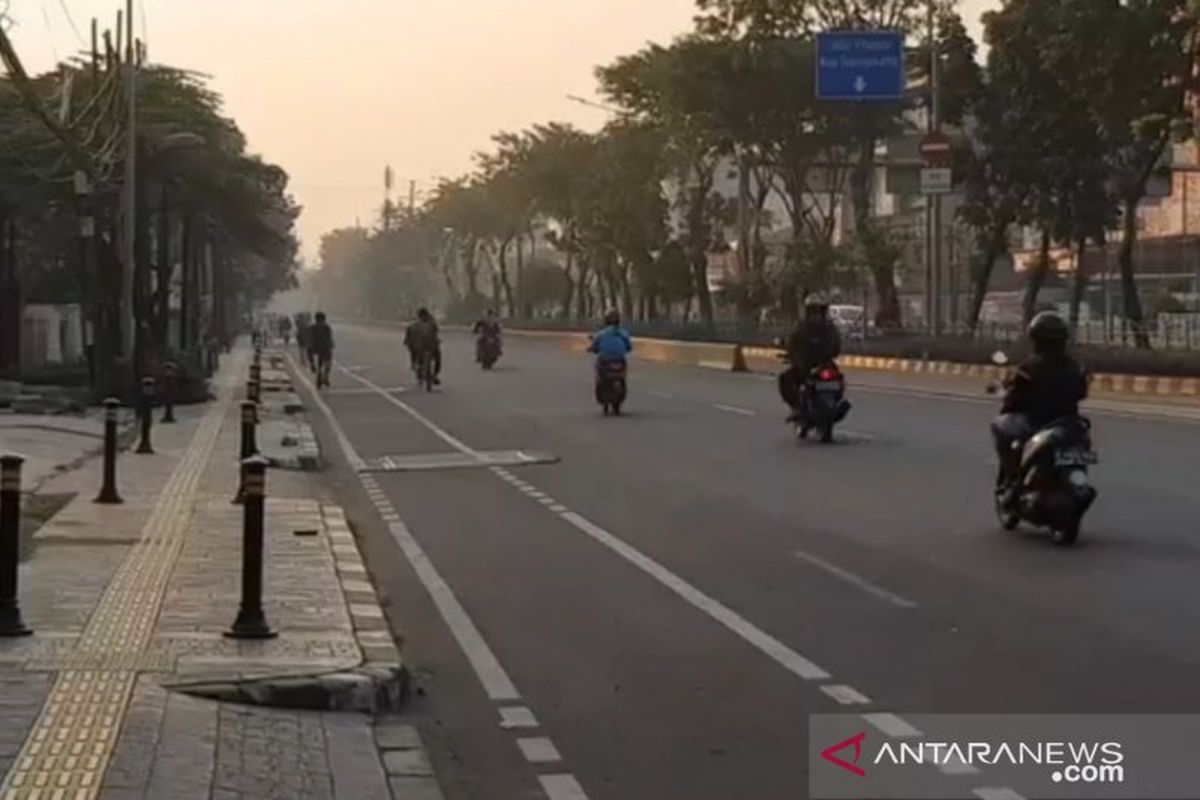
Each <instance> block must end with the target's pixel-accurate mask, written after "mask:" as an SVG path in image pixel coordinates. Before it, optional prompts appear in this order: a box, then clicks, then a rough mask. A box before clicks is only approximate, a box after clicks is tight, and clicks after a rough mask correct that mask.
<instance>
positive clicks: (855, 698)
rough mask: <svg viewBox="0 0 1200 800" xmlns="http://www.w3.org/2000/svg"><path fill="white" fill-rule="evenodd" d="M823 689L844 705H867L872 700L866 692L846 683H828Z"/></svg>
mask: <svg viewBox="0 0 1200 800" xmlns="http://www.w3.org/2000/svg"><path fill="white" fill-rule="evenodd" d="M821 691H822V692H824V693H825V694H827V695H829V696H830V697H832V698H833V699H834V700H836V701H838V702H839V703H841V704H842V705H844V706H865V705H867V704H868V703H870V702H871V699H870V698H869V697H867V696H866V695H865V694H863V693H862V692H860V691H858V690H857V689H855V688H854V687H852V686H846V685H844V684H826V685H825V686H822V687H821Z"/></svg>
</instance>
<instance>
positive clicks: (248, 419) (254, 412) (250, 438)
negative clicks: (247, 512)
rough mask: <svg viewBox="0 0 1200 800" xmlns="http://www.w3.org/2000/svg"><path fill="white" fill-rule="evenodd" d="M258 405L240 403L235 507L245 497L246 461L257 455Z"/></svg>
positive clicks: (248, 401)
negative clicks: (240, 442) (239, 435)
mask: <svg viewBox="0 0 1200 800" xmlns="http://www.w3.org/2000/svg"><path fill="white" fill-rule="evenodd" d="M257 429H258V404H257V403H255V402H254V401H253V400H247V401H245V402H244V403H242V445H241V450H240V451H239V453H238V459H239V463H238V490H237V494H236V495H234V498H233V503H234V505H237V504H239V503H241V502H243V501H244V500H245V497H246V461H247V460H248V459H250V458H251V457H253V456H256V455H258V435H257Z"/></svg>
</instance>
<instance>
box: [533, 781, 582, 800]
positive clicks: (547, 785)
mask: <svg viewBox="0 0 1200 800" xmlns="http://www.w3.org/2000/svg"><path fill="white" fill-rule="evenodd" d="M538 781H539V782H540V783H541V784H542V791H544V792H545V793H546V797H548V798H550V800H587V794H585V793H584V791H583V787H582V786H580V785H579V781H577V780H575V776H573V775H540V776H538Z"/></svg>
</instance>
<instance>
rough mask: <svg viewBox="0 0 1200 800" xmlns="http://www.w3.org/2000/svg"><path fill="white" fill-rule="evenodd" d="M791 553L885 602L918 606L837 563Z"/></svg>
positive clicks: (796, 551) (797, 551)
mask: <svg viewBox="0 0 1200 800" xmlns="http://www.w3.org/2000/svg"><path fill="white" fill-rule="evenodd" d="M792 555H794V556H795V557H796V558H799V559H801V560H802V561H805V562H806V563H809V564H812V565H813V566H814V567H818V568H820V569H822V570H824V571H825V572H827V573H829V574H830V575H833V576H834V577H835V578H840V579H841V580H843V581H845V582H846V583H848V584H850V585H851V586H854V587H857V588H858V589H861V590H862V591H864V592H866V593H867V594H869V595H871V596H872V597H877V598H879V599H880V600H882V601H884V602H885V603H890V604H891V605H894V606H896V607H898V608H919V606H918V605H917V604H916V603H914V602H913V601H912V600H909V599H907V598H905V597H901V596H900V595H898V594H896V593H895V592H889V591H888V590H887V589H884V588H883V587H881V586H877V585H875V584H874V583H871V582H870V581H869V580H867V579H866V578H863V577H861V576H859V575H855V574H854V573H853V572H850V571H849V570H846V569H842V568H841V567H839V566H838V565H837V564H831V563H829V562H828V561H826V560H825V559H823V558H819V557H818V556H814V555H812V554H811V553H806V552H804V551H803V550H795V551H793V552H792Z"/></svg>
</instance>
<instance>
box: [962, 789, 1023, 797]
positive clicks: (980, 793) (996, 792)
mask: <svg viewBox="0 0 1200 800" xmlns="http://www.w3.org/2000/svg"><path fill="white" fill-rule="evenodd" d="M974 794H975V796H976V797H978V798H979V800H1025V796H1024V795H1021V794H1018V793H1016V792H1014V791H1013V790H1012V789H1007V788H1004V789H996V788H983V789H976V790H975V792H974Z"/></svg>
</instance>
